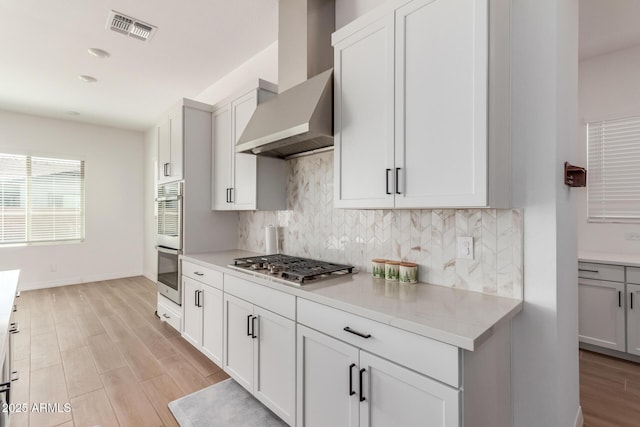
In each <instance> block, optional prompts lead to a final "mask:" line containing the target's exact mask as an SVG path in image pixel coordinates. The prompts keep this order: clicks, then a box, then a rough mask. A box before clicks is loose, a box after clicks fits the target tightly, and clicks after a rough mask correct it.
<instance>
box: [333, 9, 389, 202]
mask: <svg viewBox="0 0 640 427" xmlns="http://www.w3.org/2000/svg"><path fill="white" fill-rule="evenodd" d="M393 38H394V34H393V18H392V17H391V16H389V17H385V18H383V19H380V20H379V21H377V22H375V23H374V24H372V25H369V26H367V27H365V28H363V29H361V30H360V31H356V32H355V33H354V34H351V35H349V36H347V37H345V38H344V39H342V40H341V41H340V42H339V43H337V44H336V45H335V46H334V49H335V50H334V52H335V61H334V75H335V79H336V86H335V88H334V91H335V98H334V126H335V129H336V132H335V135H334V144H335V149H334V162H335V167H334V174H335V177H336V179H335V188H334V191H335V206H336V207H351V208H359V207H365V208H366V207H372V206H376V207H393V204H394V197H393V193H392V187H393V181H390V180H391V179H392V174H391V171H392V170H393V168H394V163H393V63H394V62H393V61H394V59H393Z"/></svg>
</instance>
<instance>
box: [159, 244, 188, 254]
mask: <svg viewBox="0 0 640 427" xmlns="http://www.w3.org/2000/svg"><path fill="white" fill-rule="evenodd" d="M156 249H157V250H158V252H162V253H165V254H171V255H180V254H181V253H182V251H180V250H179V249H171V248H165V247H164V246H156Z"/></svg>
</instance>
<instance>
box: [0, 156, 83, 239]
mask: <svg viewBox="0 0 640 427" xmlns="http://www.w3.org/2000/svg"><path fill="white" fill-rule="evenodd" d="M82 239H84V161H81V160H65V159H52V158H47V157H34V156H24V155H16V154H2V153H0V245H5V244H19V243H40V242H60V241H73V240H82Z"/></svg>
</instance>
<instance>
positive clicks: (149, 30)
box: [107, 10, 158, 42]
mask: <svg viewBox="0 0 640 427" xmlns="http://www.w3.org/2000/svg"><path fill="white" fill-rule="evenodd" d="M107 28H108V29H110V30H112V31H115V32H117V33H120V34H124V35H127V36H131V37H133V38H136V39H138V40H142V41H143V42H148V41H150V40H151V39H152V38H153V36H154V35H155V33H156V31H157V30H158V28H157V27H154V26H153V25H149V24H147V23H146V22H142V21H140V20H139V19H136V18H132V17H130V16H127V15H125V14H124V13H120V12H116V11H115V10H112V11H111V12H109V17H108V19H107Z"/></svg>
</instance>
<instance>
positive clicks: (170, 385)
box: [142, 374, 182, 427]
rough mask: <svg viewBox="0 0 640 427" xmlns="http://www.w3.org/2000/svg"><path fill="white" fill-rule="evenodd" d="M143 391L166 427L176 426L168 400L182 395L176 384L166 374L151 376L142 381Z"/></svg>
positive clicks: (170, 400)
mask: <svg viewBox="0 0 640 427" xmlns="http://www.w3.org/2000/svg"><path fill="white" fill-rule="evenodd" d="M142 388H143V389H144V392H145V393H146V395H147V396H148V397H149V400H150V401H151V404H152V405H153V406H154V407H155V409H156V412H157V413H158V415H159V416H160V419H161V420H162V423H163V424H164V425H165V426H166V427H177V426H178V423H177V422H176V419H175V418H174V417H173V414H172V413H171V411H170V410H169V407H168V405H169V402H172V401H174V400H176V399H179V398H180V397H182V392H181V391H180V389H179V387H178V385H177V384H176V383H175V381H173V380H172V379H171V377H169V376H168V375H166V374H163V375H160V376H159V377H156V378H152V379H150V380H147V381H145V382H143V383H142Z"/></svg>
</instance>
